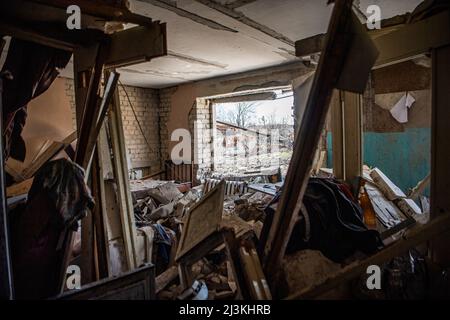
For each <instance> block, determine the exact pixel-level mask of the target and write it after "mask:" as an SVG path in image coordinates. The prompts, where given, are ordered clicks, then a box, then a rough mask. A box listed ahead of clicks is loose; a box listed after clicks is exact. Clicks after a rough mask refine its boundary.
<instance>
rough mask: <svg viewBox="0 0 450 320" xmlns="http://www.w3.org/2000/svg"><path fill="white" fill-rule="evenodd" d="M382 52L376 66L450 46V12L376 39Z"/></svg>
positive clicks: (377, 45)
mask: <svg viewBox="0 0 450 320" xmlns="http://www.w3.org/2000/svg"><path fill="white" fill-rule="evenodd" d="M374 42H375V45H376V47H377V48H378V51H380V55H379V57H378V59H377V62H376V66H377V67H382V66H386V65H389V64H392V63H394V62H395V63H396V62H399V61H404V60H408V59H411V58H412V57H414V56H418V55H421V54H424V53H428V52H430V49H431V48H438V47H441V46H445V45H448V44H450V12H448V11H444V12H442V13H439V14H436V15H434V16H432V17H430V18H427V19H424V20H422V21H418V22H415V23H412V24H406V25H404V26H403V27H402V28H399V29H398V30H397V31H394V32H391V33H389V34H387V35H384V36H381V37H378V38H376V39H375V41H374Z"/></svg>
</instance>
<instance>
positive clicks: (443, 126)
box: [430, 45, 450, 268]
mask: <svg viewBox="0 0 450 320" xmlns="http://www.w3.org/2000/svg"><path fill="white" fill-rule="evenodd" d="M432 60H433V62H432V63H433V71H432V72H433V80H432V126H431V135H432V140H431V193H430V201H431V218H432V219H437V218H438V217H440V216H441V215H444V214H447V212H449V211H450V197H449V196H448V193H449V191H450V170H449V164H450V148H449V142H448V124H449V123H450V105H449V101H450V90H449V88H450V45H448V46H446V47H442V48H437V49H434V50H433V59H432ZM432 257H433V260H434V261H435V262H436V263H437V264H438V265H440V266H442V267H444V268H447V267H449V266H450V232H449V233H446V234H444V235H442V236H441V237H440V238H436V239H434V241H432Z"/></svg>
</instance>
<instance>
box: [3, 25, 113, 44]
mask: <svg viewBox="0 0 450 320" xmlns="http://www.w3.org/2000/svg"><path fill="white" fill-rule="evenodd" d="M0 30H1V31H0V34H2V35H6V36H12V37H16V38H18V39H22V40H27V41H33V42H36V43H39V44H42V45H46V46H50V47H54V48H59V49H62V50H67V51H72V50H73V48H75V47H76V46H83V45H87V44H89V43H92V42H94V41H107V39H108V37H107V36H106V35H105V34H104V33H103V32H101V31H99V30H72V31H69V30H68V29H63V28H60V26H55V25H53V24H42V23H33V24H30V23H26V22H22V21H18V20H14V21H11V20H10V19H7V18H5V17H1V21H0Z"/></svg>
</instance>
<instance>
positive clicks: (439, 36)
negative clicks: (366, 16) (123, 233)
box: [263, 0, 450, 299]
mask: <svg viewBox="0 0 450 320" xmlns="http://www.w3.org/2000/svg"><path fill="white" fill-rule="evenodd" d="M430 3H431V2H430ZM351 7H352V1H347V0H337V1H335V6H334V9H333V14H332V18H331V22H330V27H329V30H328V33H327V35H326V37H325V39H324V41H323V42H318V43H317V44H318V46H319V47H320V49H319V51H322V55H321V58H320V62H319V67H318V70H317V72H316V75H315V79H314V83H313V86H312V89H311V92H310V96H309V99H308V104H307V106H306V109H305V113H304V116H303V121H302V124H301V126H300V129H299V132H298V134H297V141H296V146H295V150H294V155H293V158H292V161H291V167H290V168H289V172H288V175H287V178H286V183H285V188H286V190H289V192H285V193H284V194H283V195H282V199H281V202H280V204H279V205H278V208H277V211H276V215H275V217H274V220H273V223H272V225H271V230H270V233H269V237H268V241H267V243H265V248H264V256H263V261H264V266H265V271H266V274H267V275H268V276H270V277H271V279H270V284H271V289H272V290H274V288H276V287H277V274H278V272H279V269H280V268H279V263H280V261H281V257H282V256H283V255H284V252H285V246H286V244H287V240H288V239H289V236H290V233H291V230H292V227H293V224H294V221H295V220H294V219H295V217H296V216H297V212H298V211H299V210H300V207H301V201H302V198H303V194H304V189H305V184H306V182H307V180H308V178H309V177H308V173H309V171H310V168H311V163H312V157H313V154H314V149H315V147H316V146H317V142H318V137H319V135H320V131H321V129H322V127H323V123H324V119H325V116H326V113H327V110H328V105H329V102H330V98H331V95H332V91H333V89H335V88H340V89H344V90H346V91H347V90H349V91H354V92H359V93H361V90H360V89H363V87H364V85H365V80H366V79H364V77H365V75H366V74H365V71H366V70H368V71H369V70H370V69H371V68H372V66H373V65H372V64H370V63H365V65H364V66H362V67H361V68H359V70H360V71H361V72H355V73H353V74H359V75H361V79H360V80H361V82H359V83H355V86H353V87H352V86H350V87H348V86H347V85H348V83H346V84H347V85H346V86H344V87H341V85H342V82H341V80H342V79H341V78H342V76H345V74H344V73H345V70H344V69H345V68H344V65H345V64H346V63H351V62H352V61H353V62H355V61H356V60H354V59H351V53H352V48H351V38H352V37H351V36H350V35H351V34H352V32H351V31H349V29H347V28H348V23H350V21H351V18H350V15H351V10H352V8H351ZM431 9H432V8H431ZM431 9H430V16H426V15H425V16H424V15H422V17H423V19H422V20H419V21H413V22H411V23H409V24H405V25H404V26H402V27H399V28H394V30H390V32H388V33H387V34H385V35H382V36H379V37H377V39H376V40H375V44H376V47H377V49H378V50H379V51H380V55H379V57H378V58H377V59H376V65H377V66H381V65H386V64H389V63H393V62H395V61H398V60H402V59H407V58H410V57H413V56H417V55H420V54H427V53H431V54H432V57H433V90H432V92H433V103H432V109H433V123H432V136H433V140H432V170H431V190H432V191H431V199H432V203H431V220H430V222H429V223H427V224H425V225H415V226H414V227H412V228H410V229H409V230H406V231H405V232H404V234H403V236H402V237H401V238H399V239H398V240H397V241H396V242H394V243H392V244H390V245H389V246H387V247H386V248H385V249H383V250H381V251H380V252H378V253H376V254H374V255H372V256H370V257H367V258H365V259H363V260H360V261H356V262H354V263H353V264H351V265H349V266H347V267H345V268H343V269H342V270H341V271H340V272H339V273H337V274H335V275H332V276H330V277H329V278H327V279H324V280H323V281H321V283H318V284H315V285H314V286H312V287H309V288H304V289H302V290H301V291H300V292H298V293H296V294H292V295H291V296H289V297H288V298H289V299H298V298H314V297H317V296H318V295H319V294H321V293H324V292H326V291H327V290H330V289H331V288H334V287H336V286H337V285H339V284H341V283H343V282H345V281H348V280H350V279H353V278H355V277H357V276H359V275H360V274H361V273H363V272H364V271H365V270H366V268H367V266H369V265H378V264H380V263H382V262H385V261H387V260H389V259H392V258H393V257H395V256H397V255H399V254H401V253H403V252H405V251H407V250H408V249H410V248H412V247H414V246H416V245H418V244H420V243H422V242H425V241H428V240H432V243H431V250H432V254H433V258H434V259H433V260H434V262H435V263H437V264H441V265H444V266H445V265H447V266H448V265H449V254H448V246H447V244H448V238H449V236H448V231H449V230H450V213H449V210H450V200H449V197H448V196H446V195H445V194H444V193H442V192H439V190H441V191H442V190H447V189H448V181H450V179H449V171H448V163H449V161H450V152H449V150H448V148H447V147H446V143H445V141H447V140H448V139H447V138H446V129H445V127H446V125H445V123H447V124H448V121H449V114H450V113H449V109H448V107H447V104H448V103H447V102H448V99H449V91H448V90H446V89H445V88H448V84H449V82H450V79H449V74H450V69H449V66H450V63H449V59H450V58H449V57H450V54H449V52H450V49H449V48H450V31H449V28H448V25H449V22H450V13H449V11H448V9H446V8H445V7H444V10H443V11H441V12H440V13H436V12H433V13H432V10H431ZM444 29H445V32H436V30H444ZM412 34H414V37H411V35H412ZM300 45H301V44H300V43H298V46H300ZM297 51H298V52H302V50H297ZM374 62H375V61H374ZM354 67H356V66H354ZM363 71H364V72H363ZM350 74H352V73H350ZM350 74H347V75H350ZM363 76H364V77H363ZM347 80H348V79H347ZM344 83H345V81H344ZM363 84H364V85H363ZM345 94H346V93H345ZM348 99H351V100H352V101H353V102H350V105H352V104H353V103H355V105H354V106H356V105H357V103H358V98H357V97H355V96H354V94H349V95H348ZM348 104H349V103H347V105H348ZM355 110H356V112H358V110H357V109H355ZM347 114H349V113H347ZM350 114H351V113H350ZM352 116H355V113H353V115H352ZM354 119H356V118H354ZM348 120H349V121H351V119H348ZM447 126H448V125H447ZM310 128H314V130H315V132H314V133H313V134H312V133H311V130H310ZM360 128H361V127H360V126H358V124H356V125H354V126H352V127H351V129H350V130H351V134H356V135H358V132H360ZM353 141H357V142H358V141H361V140H358V139H354V140H353ZM333 149H334V150H336V152H342V151H343V150H345V149H342V148H337V149H335V148H333ZM358 150H359V151H358ZM360 150H361V146H360V145H358V144H356V145H355V144H353V147H352V148H350V151H349V152H347V153H346V155H345V156H347V157H350V158H349V159H348V161H346V162H345V163H347V164H350V163H352V165H351V167H350V168H349V169H351V170H348V171H342V170H341V171H340V172H344V174H345V175H344V176H343V177H341V178H349V179H351V178H352V177H353V176H354V175H361V174H362V168H361V167H360V165H361V162H360V160H361V154H360ZM333 158H335V157H333ZM336 159H341V157H336ZM345 163H344V164H342V163H341V164H340V167H339V168H338V169H342V168H343V167H342V165H344V166H345ZM335 169H336V167H335ZM335 171H336V172H337V171H338V170H335ZM345 172H347V173H349V175H348V177H347V174H346V173H345ZM446 240H447V241H446Z"/></svg>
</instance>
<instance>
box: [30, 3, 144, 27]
mask: <svg viewBox="0 0 450 320" xmlns="http://www.w3.org/2000/svg"><path fill="white" fill-rule="evenodd" d="M25 1H28V2H35V3H41V4H45V5H48V6H51V7H56V8H61V9H64V10H66V9H67V7H68V6H70V5H73V4H76V5H78V6H79V7H80V9H81V12H82V13H84V14H88V15H92V16H95V17H98V18H102V19H104V20H105V21H118V22H125V23H133V24H137V25H150V24H151V23H152V19H150V18H149V17H145V16H141V15H138V14H134V13H132V12H131V11H130V10H129V9H128V8H127V7H125V6H113V5H111V4H106V3H105V2H103V3H102V2H101V1H92V0H77V1H76V2H74V1H73V0H25Z"/></svg>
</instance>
